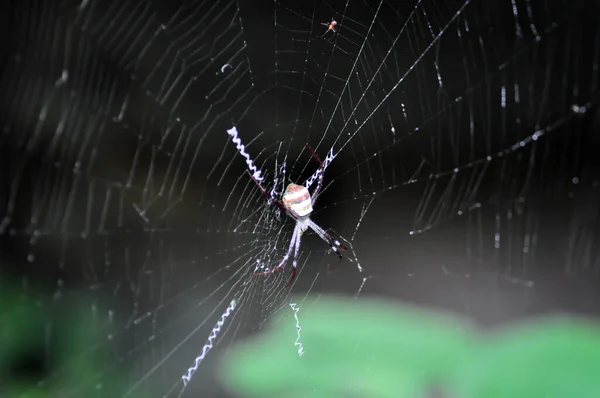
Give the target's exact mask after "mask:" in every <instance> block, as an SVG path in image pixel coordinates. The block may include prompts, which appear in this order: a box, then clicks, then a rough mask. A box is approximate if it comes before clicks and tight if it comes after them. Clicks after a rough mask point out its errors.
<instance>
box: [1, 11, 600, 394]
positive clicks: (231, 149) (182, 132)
mask: <svg viewBox="0 0 600 398" xmlns="http://www.w3.org/2000/svg"><path fill="white" fill-rule="evenodd" d="M575 3H576V4H575V5H573V2H567V1H538V2H534V1H531V0H519V1H517V0H502V1H497V2H484V1H482V0H470V1H447V2H440V1H434V0H424V1H405V2H391V1H379V2H377V1H374V2H366V1H359V0H345V1H322V2H306V1H302V2H298V1H274V2H235V1H229V0H220V1H212V0H211V1H201V0H197V1H180V2H158V1H157V2H146V1H139V0H128V1H107V2H97V1H88V0H83V1H82V2H71V1H68V0H65V1H63V2H62V3H60V4H59V3H48V2H39V1H35V0H30V1H23V2H13V3H10V2H9V3H8V4H7V5H5V7H7V10H6V11H7V12H6V13H3V14H4V15H9V16H10V20H9V22H6V23H5V25H6V26H9V27H10V29H11V30H10V39H11V40H10V41H9V42H10V43H11V44H10V49H9V50H8V53H7V54H6V57H5V59H6V63H5V66H4V69H3V73H2V76H3V77H2V82H1V87H0V92H1V93H2V94H1V101H2V108H1V109H2V127H3V132H2V135H1V139H0V156H1V158H2V159H3V164H4V165H5V166H3V167H2V169H3V170H2V174H1V175H0V178H1V179H2V185H1V191H0V209H1V210H0V236H2V241H3V250H2V256H3V260H4V261H3V263H5V264H10V266H3V267H2V275H3V279H4V278H7V279H8V278H10V279H11V280H15V281H17V283H19V285H20V288H19V289H20V290H21V291H22V292H23V293H28V294H41V293H42V292H45V293H50V296H49V297H51V298H48V299H40V303H41V304H40V305H42V306H44V308H52V309H56V308H62V307H61V306H63V305H65V302H78V303H80V304H81V306H82V307H83V308H85V312H86V313H87V314H89V315H91V316H92V318H93V319H94V322H95V324H94V325H95V326H94V329H93V330H94V336H93V337H94V339H93V342H92V343H90V344H89V345H88V346H86V347H85V351H86V352H95V351H100V350H105V349H106V345H108V347H109V350H108V351H109V358H108V362H107V364H106V365H105V366H103V367H102V368H101V369H99V370H97V371H95V372H94V374H93V377H92V378H91V381H90V382H89V383H87V382H82V383H81V384H80V385H76V386H72V389H71V390H69V393H70V394H72V395H74V396H82V395H86V394H88V395H89V394H93V393H94V391H95V393H96V394H99V396H102V394H103V386H107V385H108V384H109V383H110V380H112V378H114V377H115V376H117V375H118V376H120V377H124V378H125V380H126V383H125V387H123V388H122V389H121V390H119V391H118V393H117V395H119V396H134V395H136V394H141V396H177V395H178V394H180V393H182V392H183V393H184V395H185V394H190V396H192V394H194V393H196V394H198V393H204V394H216V393H217V392H216V391H220V390H218V387H217V386H216V383H215V381H214V373H213V372H214V370H213V369H214V366H213V365H214V364H215V362H214V357H215V356H216V355H213V354H215V352H212V353H211V352H209V351H208V350H209V349H210V348H212V349H214V350H220V351H222V352H224V351H226V350H227V347H228V346H229V344H230V343H231V342H232V341H235V340H237V339H239V338H241V337H243V336H245V335H247V334H248V333H253V332H256V331H259V330H260V329H261V327H262V326H263V325H264V324H265V322H266V321H269V320H272V319H275V320H276V319H277V318H278V314H280V313H281V312H282V311H290V307H291V309H292V310H294V309H295V308H299V307H301V306H302V303H290V301H289V295H290V293H303V294H308V293H325V292H339V293H344V294H347V295H348V296H349V297H354V298H356V299H360V297H362V296H365V295H369V294H383V295H389V296H393V297H399V298H403V299H408V300H413V301H417V302H420V303H426V304H430V305H439V306H443V307H446V308H452V309H457V310H460V311H465V312H467V313H469V314H471V315H472V316H474V317H476V318H478V319H480V320H482V321H486V322H492V323H493V322H498V321H500V320H502V319H505V318H509V317H514V316H518V315H520V314H525V313H528V312H527V311H529V310H528V308H533V309H532V310H531V311H535V310H539V309H540V307H541V306H542V305H541V304H540V303H541V302H542V301H543V300H544V299H545V298H547V297H548V296H547V295H546V296H544V295H543V294H542V293H539V294H541V296H536V295H534V294H533V293H531V292H532V289H533V288H534V287H536V286H539V285H540V284H541V285H542V286H546V285H544V278H545V276H546V275H548V274H549V273H550V274H551V273H558V274H559V275H566V274H570V275H577V276H578V277H580V280H587V281H589V280H592V279H593V278H596V276H597V274H598V272H599V271H600V261H599V260H598V258H599V257H598V252H597V249H596V248H595V247H598V245H597V243H598V242H597V235H595V229H596V224H597V217H598V203H600V202H599V201H598V192H599V188H598V185H599V182H598V181H599V180H598V173H597V172H598V170H597V165H596V164H594V161H593V159H594V156H596V155H597V144H598V141H597V138H596V136H595V135H593V134H592V132H593V131H594V129H596V131H597V129H598V94H597V92H598V76H599V75H600V73H599V71H598V69H599V65H600V30H599V29H598V27H597V24H596V23H595V21H594V18H593V16H594V15H598V14H597V13H598V11H600V10H599V9H598V7H597V6H593V5H591V4H590V3H587V2H584V1H581V2H575ZM333 20H335V21H336V22H337V25H336V31H335V32H333V31H329V30H328V25H329V24H330V23H331V21H333ZM232 127H236V129H237V132H238V138H239V139H240V140H241V143H242V144H243V145H244V148H245V151H246V152H247V153H248V154H249V156H250V158H251V159H252V160H253V161H254V164H255V165H256V167H257V168H258V169H260V170H261V172H262V177H263V181H262V184H263V186H264V187H265V188H266V189H267V190H268V191H270V192H273V193H274V195H275V196H276V197H280V196H281V194H282V192H283V191H284V189H285V186H286V185H287V184H288V183H290V182H295V183H305V182H306V181H310V178H311V176H312V175H313V173H315V171H316V170H318V167H319V165H318V163H317V162H316V161H315V159H314V158H313V157H312V156H311V154H310V152H309V151H307V150H306V145H307V144H308V145H310V146H311V147H312V148H314V150H315V151H316V153H317V154H319V156H320V157H321V158H322V159H325V157H326V156H328V155H329V157H330V158H331V159H332V160H331V161H330V162H329V163H328V165H327V168H326V170H325V179H324V186H323V190H322V194H321V195H320V196H319V200H318V201H317V203H316V205H315V211H314V213H313V215H312V218H313V220H314V221H315V222H316V223H317V224H318V225H320V226H321V227H323V228H324V229H326V230H328V231H329V232H330V233H331V234H332V235H333V236H334V237H336V238H340V239H341V240H342V241H343V242H344V244H346V245H347V246H348V248H349V250H348V251H347V252H345V253H344V254H345V259H344V260H343V261H342V263H341V264H340V265H337V257H336V256H335V255H334V254H333V253H331V252H330V250H329V248H328V246H327V245H326V244H325V243H324V242H322V241H321V240H320V239H319V238H318V237H316V236H315V235H314V234H312V235H311V234H306V235H307V236H305V237H304V238H303V242H302V247H301V256H300V261H299V264H298V270H299V272H298V277H297V278H296V281H295V283H294V285H293V286H292V287H291V289H284V288H283V287H284V286H285V284H286V283H287V281H288V278H289V272H290V267H291V261H289V262H288V264H287V265H286V266H285V267H284V268H283V270H281V271H278V272H277V273H274V274H272V275H269V276H264V277H253V276H252V275H253V274H254V273H255V272H256V271H257V270H260V269H264V268H272V267H274V266H277V265H278V264H279V262H280V261H281V259H282V257H283V255H284V254H285V252H286V250H287V248H288V245H289V241H290V238H291V233H292V229H293V221H292V220H290V219H289V218H287V217H286V216H285V215H284V214H281V213H280V212H279V211H278V210H277V208H276V207H275V206H273V205H272V203H270V201H267V200H266V198H265V197H264V196H263V195H262V194H261V192H260V190H259V189H258V188H257V187H256V185H255V184H254V182H253V181H252V180H251V179H250V178H249V177H248V174H247V171H246V170H247V168H248V167H247V165H246V164H245V159H244V158H243V157H242V156H241V155H240V154H239V152H238V150H237V149H236V145H235V144H234V143H233V142H232V140H231V137H230V136H229V135H228V134H227V130H229V129H231V128H232ZM582 283H583V282H582ZM577 286H578V288H577V289H581V286H580V285H577ZM506 289H509V290H506ZM511 289H512V290H511ZM515 289H516V292H515ZM577 289H576V290H577ZM546 290H548V289H546ZM550 290H551V289H550ZM482 291H485V293H482ZM507 291H508V293H507ZM482 294H488V295H493V297H494V298H492V299H490V300H481V297H482V296H481V295H482ZM40 297H41V296H40ZM44 297H45V296H44ZM306 297H308V296H306ZM540 297H542V298H540ZM536 300H537V301H536ZM585 300H587V301H585ZM585 300H584V301H585V303H583V304H582V301H577V300H575V304H570V305H572V306H574V308H576V310H578V311H582V310H586V309H588V310H589V309H590V308H592V307H593V306H592V305H591V304H590V303H597V301H598V297H597V295H595V296H593V298H586V299H585ZM491 302H495V303H496V304H494V303H491ZM532 302H533V304H532ZM535 303H537V304H535ZM566 305H567V303H566V302H561V303H558V304H556V306H558V307H561V306H563V307H564V306H566ZM297 306H298V307H297ZM550 307H552V304H551V305H550ZM48 322H49V323H50V322H51V321H48ZM215 325H216V326H215ZM295 326H296V325H290V331H291V333H290V355H296V352H295V349H296V347H294V343H295V342H297V340H296V334H295ZM209 336H212V337H211V338H209ZM207 339H209V340H208V341H209V343H210V347H209V348H206V347H208V346H207V345H206V344H207ZM45 341H46V343H45V344H46V345H48V346H49V345H51V344H52V343H51V340H45ZM203 347H204V349H203ZM304 349H305V350H309V349H310V347H304ZM198 355H201V359H200V360H198V358H199V357H198ZM75 357H76V356H75ZM205 357H206V359H205ZM73 360H75V358H66V359H65V361H64V363H61V364H59V365H57V366H56V367H55V368H53V369H51V370H49V371H48V374H44V375H43V376H40V377H39V380H40V381H41V383H49V382H52V380H54V379H57V378H59V377H60V376H61V374H62V373H64V372H65V371H66V370H65V369H67V368H68V364H69V363H71V362H72V361H73ZM191 365H196V366H194V373H193V374H192V373H189V374H190V376H192V375H193V377H190V379H189V381H186V382H185V383H184V381H185V380H182V376H183V375H185V374H186V372H188V369H190V366H191ZM184 387H185V388H184ZM220 393H222V391H220ZM66 395H68V394H66ZM86 396H87V395H86Z"/></svg>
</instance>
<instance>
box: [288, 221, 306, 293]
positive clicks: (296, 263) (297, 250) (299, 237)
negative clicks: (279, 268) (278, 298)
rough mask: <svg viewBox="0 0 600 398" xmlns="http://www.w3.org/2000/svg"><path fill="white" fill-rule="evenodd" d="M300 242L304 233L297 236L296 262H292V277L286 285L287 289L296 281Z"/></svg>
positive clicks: (299, 232)
mask: <svg viewBox="0 0 600 398" xmlns="http://www.w3.org/2000/svg"><path fill="white" fill-rule="evenodd" d="M294 230H296V228H294ZM292 238H293V237H292ZM300 242H302V231H298V233H297V234H296V243H295V245H294V246H295V248H294V261H293V262H292V277H291V278H290V280H289V282H288V284H287V285H285V287H288V286H289V285H291V284H292V282H293V281H294V279H295V278H296V266H297V265H298V254H299V253H300Z"/></svg>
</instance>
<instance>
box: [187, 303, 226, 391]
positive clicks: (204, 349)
mask: <svg viewBox="0 0 600 398" xmlns="http://www.w3.org/2000/svg"><path fill="white" fill-rule="evenodd" d="M236 305H237V302H236V301H235V299H234V300H231V303H229V307H227V309H226V310H225V312H224V313H223V315H221V319H219V321H218V322H217V324H216V325H215V327H214V328H213V329H212V330H211V332H210V335H209V336H208V341H207V342H206V344H204V347H202V353H201V354H200V355H199V356H197V357H196V360H195V361H194V365H193V366H191V367H190V368H189V369H188V370H187V373H186V374H184V375H183V376H181V379H182V380H183V385H184V386H187V384H188V383H189V382H190V380H191V379H192V375H193V374H194V373H195V372H196V370H198V365H200V362H202V360H203V359H204V358H205V357H206V354H208V352H209V351H210V350H211V348H213V341H214V339H216V338H217V335H218V334H219V332H220V331H221V327H222V326H223V325H224V324H225V319H227V317H228V316H229V315H230V314H231V312H232V311H233V310H234V309H235V306H236Z"/></svg>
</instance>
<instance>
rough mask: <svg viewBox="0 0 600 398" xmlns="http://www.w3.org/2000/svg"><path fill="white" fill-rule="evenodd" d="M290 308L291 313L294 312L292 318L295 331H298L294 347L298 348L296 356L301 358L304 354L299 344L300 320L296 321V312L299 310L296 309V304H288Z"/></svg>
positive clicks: (302, 347)
mask: <svg viewBox="0 0 600 398" xmlns="http://www.w3.org/2000/svg"><path fill="white" fill-rule="evenodd" d="M290 307H291V308H292V311H294V318H296V330H297V331H298V337H297V338H296V342H295V343H294V345H295V346H297V347H298V356H299V357H301V356H302V355H303V354H304V346H303V345H302V343H301V342H300V331H301V330H302V327H301V326H300V320H298V311H300V308H298V307H297V304H296V303H290Z"/></svg>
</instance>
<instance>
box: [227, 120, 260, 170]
mask: <svg viewBox="0 0 600 398" xmlns="http://www.w3.org/2000/svg"><path fill="white" fill-rule="evenodd" d="M227 134H229V135H230V136H231V140H232V141H233V143H234V144H235V147H236V148H237V150H238V152H239V153H240V155H242V156H243V157H245V158H246V164H247V165H248V169H249V170H250V171H252V176H253V177H254V178H255V179H256V181H262V180H263V178H262V176H261V171H260V170H259V169H258V168H257V167H256V165H255V164H254V162H253V161H252V159H250V155H248V153H246V147H245V146H244V144H242V140H241V139H240V138H238V131H237V128H236V127H235V126H233V127H232V128H230V129H229V130H227Z"/></svg>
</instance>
